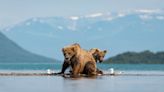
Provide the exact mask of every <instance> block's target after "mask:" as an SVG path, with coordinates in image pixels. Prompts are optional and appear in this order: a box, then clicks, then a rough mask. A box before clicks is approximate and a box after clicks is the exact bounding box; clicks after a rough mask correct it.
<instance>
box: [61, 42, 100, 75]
mask: <svg viewBox="0 0 164 92" xmlns="http://www.w3.org/2000/svg"><path fill="white" fill-rule="evenodd" d="M62 51H63V55H64V58H65V59H64V62H66V63H67V64H66V67H68V66H69V64H70V65H71V68H72V76H73V77H75V76H77V75H78V74H82V73H83V71H84V70H85V71H87V72H86V74H87V75H96V69H97V68H96V67H97V66H96V61H95V59H94V58H93V56H92V55H91V54H90V53H88V52H87V51H86V50H83V49H82V48H81V47H80V45H79V44H77V43H76V44H73V45H70V46H67V47H64V48H63V49H62ZM88 64H89V65H90V66H89V67H87V68H86V67H85V66H86V65H88ZM84 68H85V69H84ZM62 70H63V69H62Z"/></svg>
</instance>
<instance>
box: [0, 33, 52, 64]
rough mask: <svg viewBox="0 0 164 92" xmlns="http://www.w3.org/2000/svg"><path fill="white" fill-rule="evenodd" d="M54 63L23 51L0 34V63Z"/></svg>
mask: <svg viewBox="0 0 164 92" xmlns="http://www.w3.org/2000/svg"><path fill="white" fill-rule="evenodd" d="M54 61H55V60H53V59H50V58H46V57H43V56H40V55H36V54H33V53H30V52H28V51H26V50H24V49H23V48H21V47H20V46H18V45H17V44H15V43H14V42H13V41H11V40H9V39H8V38H7V37H6V36H5V35H3V34H2V33H1V32H0V63H50V62H51V63H52V62H54Z"/></svg>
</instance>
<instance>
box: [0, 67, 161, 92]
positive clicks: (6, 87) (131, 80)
mask: <svg viewBox="0 0 164 92" xmlns="http://www.w3.org/2000/svg"><path fill="white" fill-rule="evenodd" d="M99 67H100V68H101V69H103V70H104V71H105V73H108V72H109V71H108V69H109V68H111V67H112V68H114V69H115V70H116V71H121V72H122V73H124V74H157V76H98V77H96V78H86V77H85V78H84V77H83V78H78V79H70V78H63V77H61V76H0V92H164V88H163V85H164V76H158V74H164V65H106V64H102V65H99ZM60 68H61V64H57V65H53V64H15V65H12V64H8V65H7V64H0V69H1V70H0V72H13V71H14V72H46V70H47V69H52V70H55V71H59V70H60Z"/></svg>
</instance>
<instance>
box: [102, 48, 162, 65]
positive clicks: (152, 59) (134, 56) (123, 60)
mask: <svg viewBox="0 0 164 92" xmlns="http://www.w3.org/2000/svg"><path fill="white" fill-rule="evenodd" d="M104 63H116V64H164V52H157V53H154V52H151V51H143V52H139V53H137V52H125V53H122V54H119V55H117V56H114V57H111V58H109V59H107V60H106V61H105V62H104Z"/></svg>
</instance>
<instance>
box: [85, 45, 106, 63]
mask: <svg viewBox="0 0 164 92" xmlns="http://www.w3.org/2000/svg"><path fill="white" fill-rule="evenodd" d="M88 52H89V53H90V54H92V56H93V57H94V59H95V60H96V62H98V61H99V62H100V63H101V62H103V61H104V57H105V54H106V53H107V50H103V51H101V50H99V49H97V48H93V49H91V50H89V51H88Z"/></svg>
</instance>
